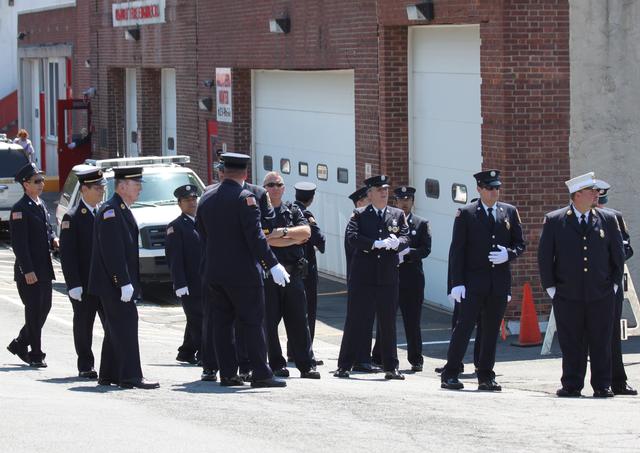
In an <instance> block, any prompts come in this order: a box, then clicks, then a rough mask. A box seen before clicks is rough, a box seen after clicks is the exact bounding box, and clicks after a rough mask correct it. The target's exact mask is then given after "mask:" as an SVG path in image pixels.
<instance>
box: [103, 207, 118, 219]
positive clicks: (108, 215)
mask: <svg viewBox="0 0 640 453" xmlns="http://www.w3.org/2000/svg"><path fill="white" fill-rule="evenodd" d="M115 216H116V212H115V211H114V210H113V209H109V210H108V211H105V212H104V214H103V215H102V218H103V219H110V218H112V217H115Z"/></svg>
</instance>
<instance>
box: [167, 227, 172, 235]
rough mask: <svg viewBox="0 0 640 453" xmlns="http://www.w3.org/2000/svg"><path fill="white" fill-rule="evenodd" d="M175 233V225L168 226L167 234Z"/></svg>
mask: <svg viewBox="0 0 640 453" xmlns="http://www.w3.org/2000/svg"><path fill="white" fill-rule="evenodd" d="M172 233H173V227H169V228H167V236H168V235H170V234H172Z"/></svg>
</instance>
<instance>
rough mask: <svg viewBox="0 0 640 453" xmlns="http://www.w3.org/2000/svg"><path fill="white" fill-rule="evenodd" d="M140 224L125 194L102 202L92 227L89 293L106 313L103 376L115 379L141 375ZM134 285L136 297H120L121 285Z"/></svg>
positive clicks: (102, 377)
mask: <svg viewBox="0 0 640 453" xmlns="http://www.w3.org/2000/svg"><path fill="white" fill-rule="evenodd" d="M138 266H139V255H138V226H137V224H136V221H135V219H134V217H133V214H132V213H131V210H130V209H128V208H127V207H126V205H125V204H124V202H123V201H122V198H121V197H120V196H119V195H118V194H114V195H113V197H111V199H109V200H108V201H106V202H105V203H103V204H102V206H101V207H100V209H99V210H98V213H97V215H96V221H95V225H94V231H93V253H92V255H91V270H90V272H89V294H92V295H94V296H98V297H99V298H100V302H101V303H102V308H103V310H104V315H105V337H104V341H103V343H102V354H101V361H100V371H99V374H100V378H101V379H106V380H110V381H112V382H122V381H137V380H140V379H142V368H141V365H140V346H139V343H138V310H137V308H136V304H135V302H134V300H135V299H136V297H139V296H140V280H139V270H138ZM127 284H131V285H132V286H133V288H134V295H133V298H132V299H131V300H130V301H129V302H123V301H121V300H120V293H121V289H120V288H121V287H122V286H123V285H127Z"/></svg>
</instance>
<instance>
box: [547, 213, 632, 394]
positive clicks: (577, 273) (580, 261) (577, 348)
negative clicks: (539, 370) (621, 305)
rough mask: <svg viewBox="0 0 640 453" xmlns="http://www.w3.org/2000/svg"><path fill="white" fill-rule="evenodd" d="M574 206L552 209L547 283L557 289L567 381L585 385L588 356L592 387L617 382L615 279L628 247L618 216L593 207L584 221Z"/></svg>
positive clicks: (577, 387) (570, 387)
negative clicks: (614, 360)
mask: <svg viewBox="0 0 640 453" xmlns="http://www.w3.org/2000/svg"><path fill="white" fill-rule="evenodd" d="M576 217H577V216H576V214H575V211H574V209H573V207H572V206H571V205H570V206H568V207H565V208H562V209H558V210H556V211H553V212H550V213H548V214H547V215H546V216H545V221H544V225H543V229H542V235H541V236H540V243H539V246H538V265H539V269H540V279H541V282H542V287H543V288H545V289H547V288H551V287H555V288H556V293H555V296H554V299H553V310H554V313H555V317H556V325H557V328H558V341H559V343H560V349H561V350H562V378H561V382H562V386H563V388H565V389H568V390H581V389H582V388H583V387H584V377H585V375H586V368H587V357H590V358H591V386H592V387H593V389H594V390H601V389H605V388H608V387H610V386H611V342H612V338H611V336H612V332H613V322H614V321H613V320H614V315H615V308H616V307H615V305H616V300H615V297H616V296H615V294H614V291H613V289H614V288H613V285H614V283H617V284H620V283H618V282H621V281H622V274H623V268H624V251H623V244H622V235H621V233H620V231H619V226H618V222H617V221H616V218H615V216H614V215H613V214H612V213H610V212H608V211H607V210H604V209H603V210H601V209H592V210H591V211H590V212H589V213H588V217H587V219H585V220H587V222H586V225H580V223H579V220H578V219H577V218H576Z"/></svg>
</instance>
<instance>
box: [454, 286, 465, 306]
mask: <svg viewBox="0 0 640 453" xmlns="http://www.w3.org/2000/svg"><path fill="white" fill-rule="evenodd" d="M466 295H467V288H465V287H464V286H463V285H460V286H455V287H453V288H452V289H451V297H453V300H455V301H456V302H462V299H464V298H465V297H466Z"/></svg>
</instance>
